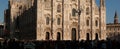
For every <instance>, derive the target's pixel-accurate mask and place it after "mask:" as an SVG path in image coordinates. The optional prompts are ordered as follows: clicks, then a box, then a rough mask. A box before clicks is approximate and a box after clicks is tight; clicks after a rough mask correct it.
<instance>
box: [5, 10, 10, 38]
mask: <svg viewBox="0 0 120 49" xmlns="http://www.w3.org/2000/svg"><path fill="white" fill-rule="evenodd" d="M4 37H7V38H9V37H10V9H6V10H5V11H4Z"/></svg>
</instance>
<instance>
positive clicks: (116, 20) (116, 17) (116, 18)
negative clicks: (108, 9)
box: [114, 11, 119, 24]
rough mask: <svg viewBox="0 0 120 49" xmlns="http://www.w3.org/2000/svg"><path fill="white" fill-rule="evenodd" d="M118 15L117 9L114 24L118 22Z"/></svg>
mask: <svg viewBox="0 0 120 49" xmlns="http://www.w3.org/2000/svg"><path fill="white" fill-rule="evenodd" d="M118 23H119V22H118V15H117V12H116V11H115V16H114V24H118Z"/></svg>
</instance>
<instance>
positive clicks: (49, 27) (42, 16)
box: [37, 0, 106, 40]
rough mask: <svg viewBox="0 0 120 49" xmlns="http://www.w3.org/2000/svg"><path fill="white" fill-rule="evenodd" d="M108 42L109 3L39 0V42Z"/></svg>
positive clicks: (101, 1)
mask: <svg viewBox="0 0 120 49" xmlns="http://www.w3.org/2000/svg"><path fill="white" fill-rule="evenodd" d="M94 39H100V40H102V39H106V7H105V0H100V7H98V6H97V5H96V1H95V0H38V2H37V40H94Z"/></svg>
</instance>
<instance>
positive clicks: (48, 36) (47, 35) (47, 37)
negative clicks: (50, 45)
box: [46, 32, 50, 40]
mask: <svg viewBox="0 0 120 49" xmlns="http://www.w3.org/2000/svg"><path fill="white" fill-rule="evenodd" d="M49 39H50V33H49V32H46V40H49Z"/></svg>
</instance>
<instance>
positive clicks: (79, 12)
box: [77, 0, 81, 40]
mask: <svg viewBox="0 0 120 49" xmlns="http://www.w3.org/2000/svg"><path fill="white" fill-rule="evenodd" d="M77 13H78V40H79V39H80V15H81V10H80V0H78V12H77Z"/></svg>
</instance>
